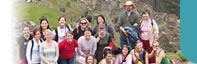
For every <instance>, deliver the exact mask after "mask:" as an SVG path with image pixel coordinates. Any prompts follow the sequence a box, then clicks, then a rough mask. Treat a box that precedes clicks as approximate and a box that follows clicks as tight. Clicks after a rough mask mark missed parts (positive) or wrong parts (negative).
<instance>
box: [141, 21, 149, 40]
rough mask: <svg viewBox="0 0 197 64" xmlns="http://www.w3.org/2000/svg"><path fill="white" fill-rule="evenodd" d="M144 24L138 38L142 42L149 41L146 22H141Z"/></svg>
mask: <svg viewBox="0 0 197 64" xmlns="http://www.w3.org/2000/svg"><path fill="white" fill-rule="evenodd" d="M143 22H144V24H143V25H142V27H141V31H142V32H141V34H140V38H141V39H142V40H149V32H148V23H149V22H148V21H143Z"/></svg>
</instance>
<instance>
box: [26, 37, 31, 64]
mask: <svg viewBox="0 0 197 64" xmlns="http://www.w3.org/2000/svg"><path fill="white" fill-rule="evenodd" d="M31 47H32V42H31V40H30V41H29V43H28V44H27V49H26V57H27V62H28V64H31V59H30V52H31Z"/></svg>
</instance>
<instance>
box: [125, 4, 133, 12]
mask: <svg viewBox="0 0 197 64" xmlns="http://www.w3.org/2000/svg"><path fill="white" fill-rule="evenodd" d="M125 9H126V11H127V12H130V11H131V10H132V9H133V5H125Z"/></svg>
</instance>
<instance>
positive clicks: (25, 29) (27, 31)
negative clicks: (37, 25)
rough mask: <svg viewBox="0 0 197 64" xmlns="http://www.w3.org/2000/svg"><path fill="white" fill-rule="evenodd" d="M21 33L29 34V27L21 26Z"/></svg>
mask: <svg viewBox="0 0 197 64" xmlns="http://www.w3.org/2000/svg"><path fill="white" fill-rule="evenodd" d="M23 33H24V35H29V34H30V29H29V27H24V28H23Z"/></svg>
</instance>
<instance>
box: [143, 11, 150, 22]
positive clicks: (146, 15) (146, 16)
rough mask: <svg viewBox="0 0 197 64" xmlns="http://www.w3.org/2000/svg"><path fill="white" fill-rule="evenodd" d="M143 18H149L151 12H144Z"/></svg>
mask: <svg viewBox="0 0 197 64" xmlns="http://www.w3.org/2000/svg"><path fill="white" fill-rule="evenodd" d="M143 18H144V20H148V19H149V14H148V13H147V12H144V14H143Z"/></svg>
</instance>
